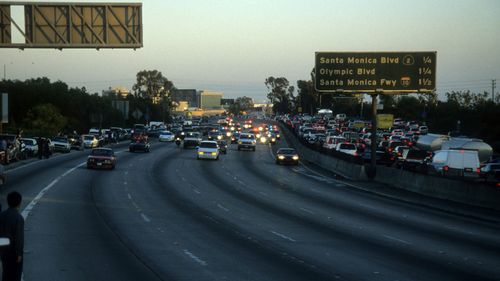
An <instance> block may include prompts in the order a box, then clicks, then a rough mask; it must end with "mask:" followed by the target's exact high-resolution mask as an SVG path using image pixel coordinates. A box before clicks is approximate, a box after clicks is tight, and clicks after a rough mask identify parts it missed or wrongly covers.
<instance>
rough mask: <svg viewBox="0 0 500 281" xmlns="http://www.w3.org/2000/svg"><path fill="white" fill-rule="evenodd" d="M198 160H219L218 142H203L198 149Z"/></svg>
mask: <svg viewBox="0 0 500 281" xmlns="http://www.w3.org/2000/svg"><path fill="white" fill-rule="evenodd" d="M197 148H198V151H197V153H196V154H197V159H198V160H200V159H213V160H219V154H220V151H219V145H218V144H217V141H202V142H200V145H199V146H198V147H197Z"/></svg>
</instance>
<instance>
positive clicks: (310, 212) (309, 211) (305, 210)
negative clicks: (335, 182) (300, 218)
mask: <svg viewBox="0 0 500 281" xmlns="http://www.w3.org/2000/svg"><path fill="white" fill-rule="evenodd" d="M300 209H301V210H302V211H304V212H306V213H309V214H311V215H314V214H315V213H314V212H313V211H311V210H308V209H306V208H300Z"/></svg>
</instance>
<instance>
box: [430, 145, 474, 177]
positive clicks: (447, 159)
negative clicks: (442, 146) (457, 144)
mask: <svg viewBox="0 0 500 281" xmlns="http://www.w3.org/2000/svg"><path fill="white" fill-rule="evenodd" d="M430 166H431V170H433V171H434V172H436V173H438V174H440V175H443V176H461V177H473V178H477V177H479V172H480V164H479V157H478V154H477V151H475V150H438V151H436V152H435V154H434V157H432V163H431V164H430Z"/></svg>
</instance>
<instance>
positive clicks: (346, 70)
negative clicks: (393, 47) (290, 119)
mask: <svg viewBox="0 0 500 281" xmlns="http://www.w3.org/2000/svg"><path fill="white" fill-rule="evenodd" d="M435 81H436V52H376V53H375V52H363V53H345V52H339V53H334V52H318V53H316V67H315V87H316V90H318V91H320V92H368V93H369V92H388V93H410V92H432V91H434V90H435V88H436V83H435Z"/></svg>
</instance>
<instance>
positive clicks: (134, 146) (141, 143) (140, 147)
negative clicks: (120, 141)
mask: <svg viewBox="0 0 500 281" xmlns="http://www.w3.org/2000/svg"><path fill="white" fill-rule="evenodd" d="M128 150H129V151H130V152H135V151H143V152H150V151H151V146H150V144H149V141H148V140H146V139H139V140H135V141H132V142H130V144H129V146H128Z"/></svg>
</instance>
